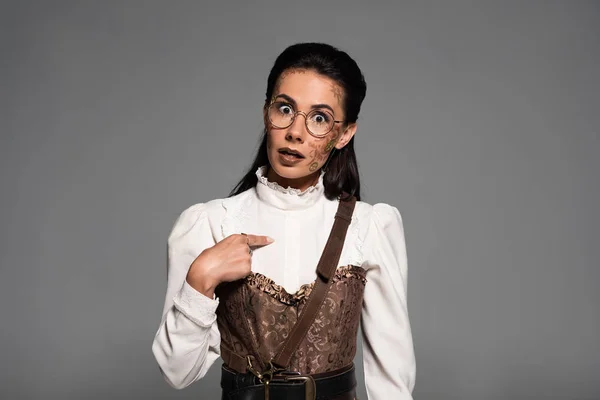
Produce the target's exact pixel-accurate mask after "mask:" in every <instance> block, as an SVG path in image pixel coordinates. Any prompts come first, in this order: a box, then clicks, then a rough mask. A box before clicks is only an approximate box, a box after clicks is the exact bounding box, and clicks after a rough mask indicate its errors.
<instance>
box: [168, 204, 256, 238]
mask: <svg viewBox="0 0 600 400" xmlns="http://www.w3.org/2000/svg"><path fill="white" fill-rule="evenodd" d="M246 198H247V192H243V193H240V194H238V195H236V196H232V197H225V198H218V199H213V200H210V201H208V202H206V203H196V204H193V205H191V206H189V207H187V208H185V209H184V210H183V211H182V212H181V213H180V214H179V216H178V218H177V219H176V221H175V224H174V226H173V230H172V232H171V234H170V236H169V239H170V240H172V239H175V238H178V237H181V236H183V235H186V234H187V233H189V232H190V231H191V230H193V229H195V228H198V227H199V226H201V225H206V226H207V227H218V226H221V224H222V223H223V220H224V219H225V216H226V214H227V210H228V209H231V208H236V207H238V206H239V205H241V204H243V202H244V200H245V199H246Z"/></svg>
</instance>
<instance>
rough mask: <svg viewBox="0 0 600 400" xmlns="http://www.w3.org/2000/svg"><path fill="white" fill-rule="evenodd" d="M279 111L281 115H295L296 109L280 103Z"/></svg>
mask: <svg viewBox="0 0 600 400" xmlns="http://www.w3.org/2000/svg"><path fill="white" fill-rule="evenodd" d="M277 111H279V113H280V114H283V115H290V114H293V113H294V109H293V108H292V106H290V105H289V104H286V103H278V104H277Z"/></svg>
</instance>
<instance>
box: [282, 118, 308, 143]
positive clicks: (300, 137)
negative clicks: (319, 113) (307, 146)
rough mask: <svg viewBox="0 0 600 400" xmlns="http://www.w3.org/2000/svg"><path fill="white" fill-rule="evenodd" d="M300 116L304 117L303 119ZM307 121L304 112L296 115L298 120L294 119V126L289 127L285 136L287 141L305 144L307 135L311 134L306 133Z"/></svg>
mask: <svg viewBox="0 0 600 400" xmlns="http://www.w3.org/2000/svg"><path fill="white" fill-rule="evenodd" d="M300 116H302V118H300ZM305 119H306V114H304V113H303V112H301V111H299V112H298V113H297V114H296V118H294V122H292V125H290V126H289V127H288V130H287V133H286V135H285V138H286V139H287V140H289V141H292V142H299V143H304V140H305V138H306V135H308V134H309V133H308V132H307V131H306V122H305Z"/></svg>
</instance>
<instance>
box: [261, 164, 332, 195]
mask: <svg viewBox="0 0 600 400" xmlns="http://www.w3.org/2000/svg"><path fill="white" fill-rule="evenodd" d="M320 175H321V172H320V171H319V170H317V171H315V172H314V173H312V174H310V175H307V176H303V177H301V178H295V179H290V178H284V177H282V176H280V175H278V174H277V172H275V170H274V169H273V168H269V170H268V172H267V179H268V180H269V181H271V182H276V183H277V184H278V185H280V186H281V187H284V188H286V187H291V188H294V189H298V190H300V191H304V190H306V189H308V188H309V187H311V186H314V185H316V184H317V182H318V181H319V176H320Z"/></svg>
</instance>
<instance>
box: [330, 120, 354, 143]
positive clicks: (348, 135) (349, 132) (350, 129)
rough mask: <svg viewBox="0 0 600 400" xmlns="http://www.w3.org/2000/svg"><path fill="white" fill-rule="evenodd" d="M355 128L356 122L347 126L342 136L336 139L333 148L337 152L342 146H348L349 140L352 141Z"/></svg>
mask: <svg viewBox="0 0 600 400" xmlns="http://www.w3.org/2000/svg"><path fill="white" fill-rule="evenodd" d="M356 128H357V126H356V122H354V123H352V124H349V125H348V126H347V127H346V129H345V130H344V132H342V134H341V135H340V137H339V138H338V140H337V142H336V144H335V148H336V149H338V150H341V149H342V148H344V146H346V145H347V144H348V142H349V141H350V139H352V138H353V137H354V134H355V133H356Z"/></svg>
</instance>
